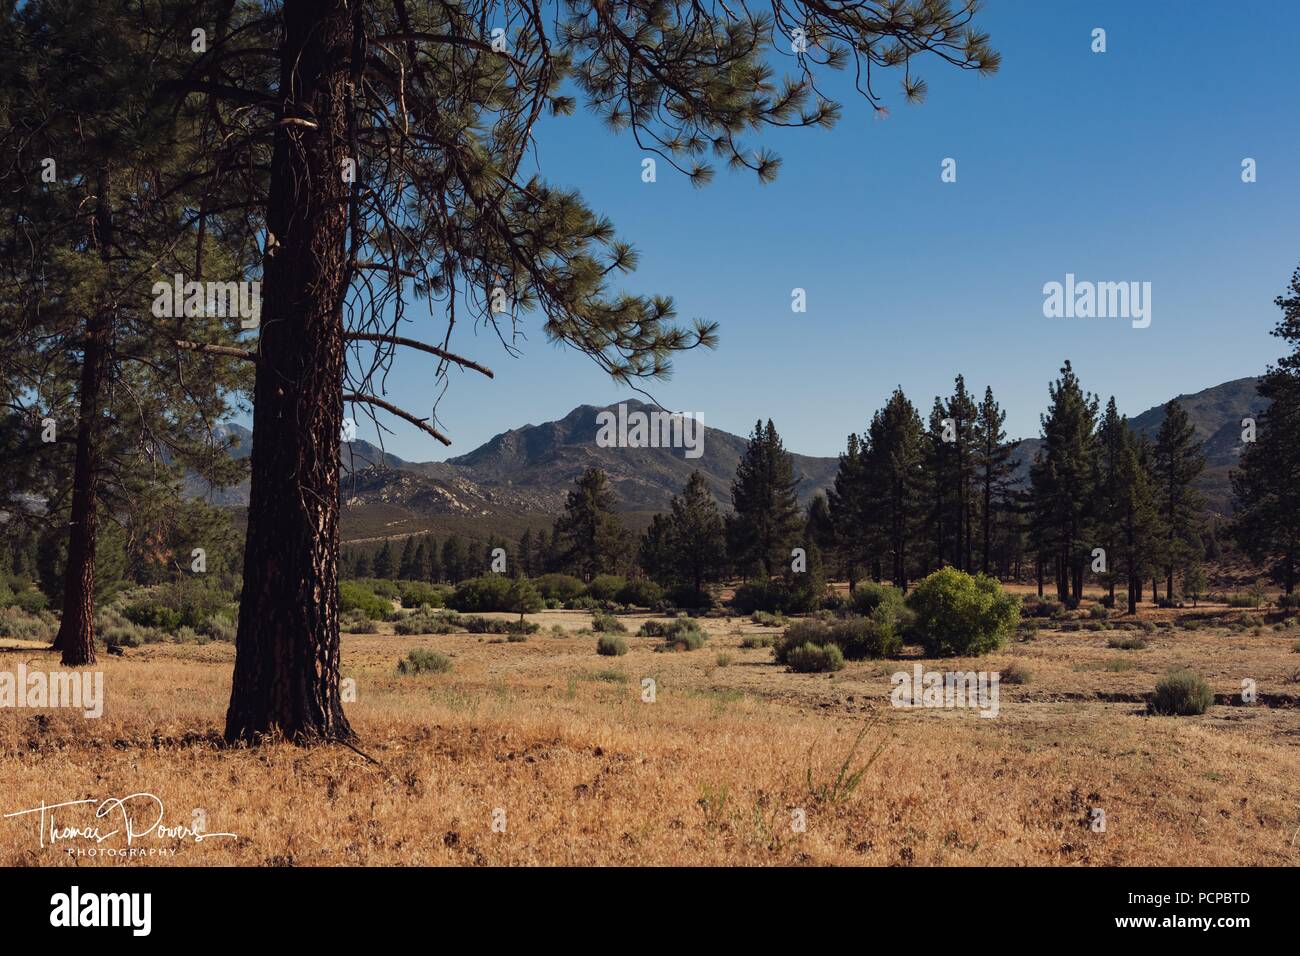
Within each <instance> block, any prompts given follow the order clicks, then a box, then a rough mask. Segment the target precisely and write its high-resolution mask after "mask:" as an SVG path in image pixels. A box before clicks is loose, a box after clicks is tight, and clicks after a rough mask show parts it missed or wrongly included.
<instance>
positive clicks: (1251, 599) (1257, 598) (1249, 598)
mask: <svg viewBox="0 0 1300 956" xmlns="http://www.w3.org/2000/svg"><path fill="white" fill-rule="evenodd" d="M1263 603H1264V598H1263V595H1261V594H1257V593H1256V592H1254V591H1251V592H1249V593H1247V594H1229V595H1228V607H1259V606H1260V605H1261V604H1263Z"/></svg>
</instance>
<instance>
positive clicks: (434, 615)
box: [356, 608, 461, 637]
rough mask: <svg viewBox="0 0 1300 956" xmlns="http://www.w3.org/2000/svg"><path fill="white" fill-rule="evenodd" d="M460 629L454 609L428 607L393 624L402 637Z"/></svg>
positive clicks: (448, 632) (459, 619)
mask: <svg viewBox="0 0 1300 956" xmlns="http://www.w3.org/2000/svg"><path fill="white" fill-rule="evenodd" d="M460 629H461V617H460V615H459V614H457V613H456V612H455V611H433V610H430V609H428V608H421V609H420V610H418V611H416V612H415V613H414V614H411V615H409V616H407V617H404V618H402V619H401V620H400V621H398V622H397V623H396V624H394V625H393V631H394V632H395V633H397V634H401V635H402V636H404V637H406V636H410V635H412V634H454V633H455V632H456V631H458V630H460ZM356 633H374V632H373V631H372V632H356Z"/></svg>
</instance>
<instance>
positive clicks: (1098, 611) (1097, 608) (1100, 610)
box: [1088, 604, 1110, 621]
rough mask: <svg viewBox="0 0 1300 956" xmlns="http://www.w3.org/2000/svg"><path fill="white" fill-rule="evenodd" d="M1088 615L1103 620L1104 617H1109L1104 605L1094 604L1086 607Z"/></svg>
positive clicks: (1096, 619) (1095, 619)
mask: <svg viewBox="0 0 1300 956" xmlns="http://www.w3.org/2000/svg"><path fill="white" fill-rule="evenodd" d="M1088 616H1089V617H1090V618H1092V619H1093V620H1094V621H1104V620H1106V618H1108V617H1110V612H1109V611H1108V610H1106V607H1105V606H1104V605H1101V604H1094V605H1093V606H1092V607H1090V608H1088Z"/></svg>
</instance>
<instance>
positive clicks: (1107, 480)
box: [1094, 395, 1132, 607]
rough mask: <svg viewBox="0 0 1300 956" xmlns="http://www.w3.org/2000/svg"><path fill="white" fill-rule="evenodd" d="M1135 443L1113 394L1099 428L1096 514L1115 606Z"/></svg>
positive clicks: (1098, 539) (1105, 576)
mask: <svg viewBox="0 0 1300 956" xmlns="http://www.w3.org/2000/svg"><path fill="white" fill-rule="evenodd" d="M1131 440H1132V436H1131V435H1130V434H1129V427H1128V419H1126V418H1123V417H1121V416H1120V414H1119V408H1118V407H1117V406H1116V404H1115V396H1113V395H1112V396H1111V397H1110V400H1109V401H1108V402H1107V403H1106V411H1105V412H1104V413H1103V415H1102V417H1101V423H1100V424H1099V425H1098V426H1097V448H1098V456H1099V465H1098V468H1099V471H1098V485H1097V505H1096V509H1095V511H1094V519H1095V521H1094V527H1095V528H1096V535H1095V540H1096V542H1097V544H1098V546H1099V547H1101V548H1102V550H1103V552H1104V554H1105V556H1106V572H1105V573H1104V574H1103V575H1102V582H1103V583H1104V584H1105V585H1106V588H1107V593H1108V595H1109V603H1110V605H1111V606H1112V607H1113V606H1114V604H1115V585H1116V582H1117V581H1118V579H1119V577H1118V576H1119V568H1118V567H1117V565H1116V562H1117V560H1118V555H1119V545H1120V542H1121V541H1122V540H1123V533H1124V526H1125V520H1126V511H1125V507H1126V505H1125V500H1126V499H1125V490H1126V489H1125V487H1124V483H1123V474H1122V469H1123V467H1124V455H1125V453H1126V451H1127V450H1128V447H1129V445H1130V443H1131Z"/></svg>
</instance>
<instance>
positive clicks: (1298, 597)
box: [1274, 591, 1300, 611]
mask: <svg viewBox="0 0 1300 956" xmlns="http://www.w3.org/2000/svg"><path fill="white" fill-rule="evenodd" d="M1274 603H1276V604H1277V606H1278V607H1279V608H1281V609H1282V610H1284V611H1294V610H1296V609H1297V608H1300V591H1297V592H1295V593H1294V594H1279V595H1278V596H1277V601H1275V602H1274Z"/></svg>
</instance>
